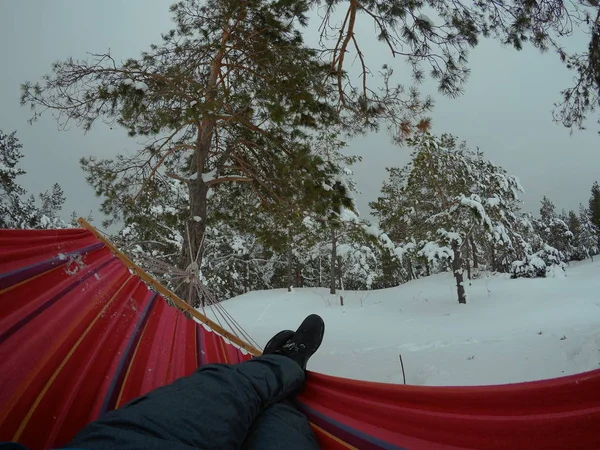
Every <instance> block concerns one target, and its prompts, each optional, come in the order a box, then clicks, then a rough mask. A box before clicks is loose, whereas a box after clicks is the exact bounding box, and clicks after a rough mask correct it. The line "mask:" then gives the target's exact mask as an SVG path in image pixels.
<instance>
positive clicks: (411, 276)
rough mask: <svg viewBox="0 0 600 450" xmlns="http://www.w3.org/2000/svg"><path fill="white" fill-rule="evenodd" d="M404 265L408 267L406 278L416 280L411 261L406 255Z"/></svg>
mask: <svg viewBox="0 0 600 450" xmlns="http://www.w3.org/2000/svg"><path fill="white" fill-rule="evenodd" d="M406 266H407V269H408V279H409V280H416V277H415V272H414V271H413V265H412V261H411V260H410V258H409V257H408V256H407V257H406Z"/></svg>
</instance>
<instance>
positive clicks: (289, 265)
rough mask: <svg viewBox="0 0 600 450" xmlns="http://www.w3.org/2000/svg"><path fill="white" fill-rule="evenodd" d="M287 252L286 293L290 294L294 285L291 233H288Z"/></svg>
mask: <svg viewBox="0 0 600 450" xmlns="http://www.w3.org/2000/svg"><path fill="white" fill-rule="evenodd" d="M288 236H289V242H288V251H287V259H288V260H287V285H288V292H292V285H293V284H294V253H293V249H292V233H289V235H288Z"/></svg>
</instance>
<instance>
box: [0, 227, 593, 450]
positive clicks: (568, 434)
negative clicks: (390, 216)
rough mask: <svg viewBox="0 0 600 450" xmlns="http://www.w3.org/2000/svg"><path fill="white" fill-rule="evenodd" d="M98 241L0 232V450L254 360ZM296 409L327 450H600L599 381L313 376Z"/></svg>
mask: <svg viewBox="0 0 600 450" xmlns="http://www.w3.org/2000/svg"><path fill="white" fill-rule="evenodd" d="M94 233H95V231H94V230H93V229H91V231H88V230H86V229H72V230H45V231H21V230H0V441H11V440H14V441H18V442H20V443H22V444H23V445H25V446H27V447H29V448H30V449H33V450H36V449H43V448H56V447H61V446H63V445H65V444H66V443H67V442H68V441H69V440H70V439H71V438H72V437H73V436H74V434H75V433H76V432H77V431H78V430H79V429H80V428H82V427H83V426H84V425H85V424H86V423H88V422H90V421H92V420H94V419H95V418H97V417H99V416H100V415H102V414H103V413H104V412H106V411H109V410H111V409H113V408H118V407H119V406H121V405H123V404H124V403H125V402H127V401H129V400H131V399H132V398H135V397H137V396H140V395H142V394H144V393H146V392H148V391H150V390H151V389H154V388H156V387H158V386H162V385H164V384H167V383H170V382H171V381H173V380H175V379H176V378H178V377H181V376H185V375H189V374H190V373H192V372H193V371H194V370H195V369H196V368H197V367H198V366H201V365H203V364H207V363H217V362H218V363H237V362H240V361H244V360H247V359H249V358H250V357H251V354H250V353H257V352H258V351H257V350H256V349H254V348H252V347H251V346H249V345H248V344H246V343H245V342H242V341H240V340H239V339H237V338H236V337H235V336H232V335H230V334H229V333H227V331H225V330H223V329H222V328H220V327H218V326H217V325H216V324H213V323H212V322H210V321H209V320H208V319H207V318H206V317H204V316H202V315H200V314H199V313H198V312H196V311H194V312H193V313H192V312H191V311H190V312H189V314H193V315H194V317H195V320H190V319H189V318H188V317H186V315H185V314H184V313H182V312H181V311H180V310H179V309H178V308H175V307H173V306H169V304H167V301H166V300H165V298H168V299H169V301H170V302H174V303H177V304H179V305H180V303H178V299H176V298H174V295H173V294H171V293H170V292H168V291H166V289H165V288H163V287H161V286H159V285H158V284H157V283H156V282H155V281H154V280H152V279H151V278H150V277H149V276H148V275H146V274H144V273H143V272H141V271H140V270H139V268H136V267H135V266H133V265H132V263H131V262H130V261H128V260H127V259H125V258H124V257H123V255H121V254H119V253H118V252H116V250H115V249H114V248H113V247H112V246H111V245H110V243H108V242H106V241H104V240H103V239H102V237H101V236H99V235H98V234H94ZM146 283H148V284H150V285H151V286H152V287H153V288H154V289H155V290H156V291H158V292H155V291H154V290H151V289H149V288H148V287H147V284H146ZM180 306H182V305H180ZM183 306H184V307H185V305H183ZM188 308H189V307H188ZM198 321H200V322H204V323H203V324H201V323H198ZM282 326H283V324H282ZM233 344H235V345H233ZM244 349H245V350H244ZM249 352H250V353H249ZM299 400H300V408H301V409H302V410H303V412H304V413H305V414H306V415H307V416H308V417H309V419H310V421H311V423H312V426H313V429H314V430H315V432H316V434H317V437H318V439H319V441H320V443H321V445H322V447H323V448H325V449H345V448H359V449H370V448H373V449H398V448H404V449H426V450H427V449H457V448H461V449H465V448H469V449H502V450H505V449H512V450H515V449H542V448H543V449H566V448H568V449H598V448H600V432H599V427H600V371H593V372H589V373H584V374H579V375H573V376H569V377H564V378H559V379H553V380H546V381H539V382H532V383H520V384H513V385H504V386H482V387H418V386H400V385H390V384H380V383H370V382H363V381H355V380H347V379H342V378H335V377H330V376H326V375H322V374H316V373H309V376H308V382H307V384H306V388H305V390H304V391H303V393H302V395H301V396H300V397H299Z"/></svg>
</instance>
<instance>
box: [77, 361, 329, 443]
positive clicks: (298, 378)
mask: <svg viewBox="0 0 600 450" xmlns="http://www.w3.org/2000/svg"><path fill="white" fill-rule="evenodd" d="M304 376H305V375H304V372H303V370H302V369H301V368H300V366H298V365H297V364H296V363H295V362H293V361H292V360H291V359H288V358H286V357H284V356H279V355H267V356H261V357H259V358H255V359H253V360H251V361H247V362H244V363H241V364H236V365H221V364H215V365H209V366H205V367H202V368H201V369H199V370H197V371H196V372H195V373H194V374H192V375H190V376H189V377H185V378H180V379H178V380H176V381H175V382H174V383H172V384H170V385H168V386H164V387H161V388H158V389H155V390H154V391H151V392H149V393H148V394H146V395H144V396H142V397H139V398H137V399H135V400H132V401H131V402H129V403H128V404H126V405H124V406H123V407H122V408H119V409H117V410H114V411H111V412H109V413H107V414H106V415H104V416H103V417H102V418H100V419H99V420H97V421H95V422H92V423H90V424H89V425H87V426H86V427H85V428H84V429H83V430H82V431H81V432H80V433H79V434H78V435H77V436H76V437H75V439H74V440H73V441H72V442H71V443H70V444H69V445H68V447H67V448H85V449H111V450H125V449H132V450H133V449H136V450H146V449H147V450H158V449H173V450H191V449H245V450H246V449H257V450H258V449H262V450H265V449H266V450H269V449H285V450H312V449H318V448H319V446H318V444H317V441H316V438H315V436H314V434H313V432H312V430H311V429H310V426H309V423H308V420H307V419H306V417H305V416H304V415H303V414H301V413H300V412H299V411H297V410H296V409H295V408H294V407H293V406H292V405H291V403H289V402H288V401H287V400H288V399H289V398H290V397H292V396H293V395H294V394H295V393H296V392H298V391H299V390H300V388H301V387H302V384H303V383H304Z"/></svg>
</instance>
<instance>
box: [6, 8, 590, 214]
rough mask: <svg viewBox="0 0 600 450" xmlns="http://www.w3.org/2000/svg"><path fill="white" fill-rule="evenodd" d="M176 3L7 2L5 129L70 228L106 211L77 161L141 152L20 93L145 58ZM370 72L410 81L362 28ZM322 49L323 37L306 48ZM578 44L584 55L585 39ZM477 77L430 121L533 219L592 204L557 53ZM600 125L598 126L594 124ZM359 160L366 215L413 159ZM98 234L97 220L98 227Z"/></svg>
mask: <svg viewBox="0 0 600 450" xmlns="http://www.w3.org/2000/svg"><path fill="white" fill-rule="evenodd" d="M171 3H172V1H170V0H101V1H93V0H51V1H50V0H2V1H0V58H1V59H0V77H1V82H0V129H1V130H3V131H4V132H11V131H13V130H16V131H17V134H18V137H19V139H20V140H21V143H22V144H23V153H24V154H25V158H24V159H23V168H24V169H25V170H26V171H27V175H26V176H24V177H23V180H22V181H23V183H22V184H23V185H24V187H25V188H26V189H28V190H29V191H30V192H33V193H37V192H40V191H43V190H45V189H48V188H49V187H50V186H51V185H52V184H53V183H54V182H57V181H58V182H59V183H60V184H61V185H62V187H63V189H64V190H65V193H66V196H67V203H66V207H65V217H68V216H69V215H70V212H71V211H73V210H76V211H77V212H78V213H79V214H81V215H86V214H87V213H88V212H89V211H90V210H91V211H94V213H95V217H96V218H97V219H100V218H101V215H100V213H98V212H97V210H98V207H99V205H100V200H99V199H97V198H95V196H94V193H93V191H92V189H91V188H90V187H89V186H88V185H87V183H86V181H85V179H84V173H83V172H82V171H81V169H80V168H79V163H78V160H79V158H81V157H82V156H86V155H97V156H101V157H108V156H112V155H115V154H117V153H119V152H123V151H126V150H127V149H132V148H135V141H132V140H130V139H128V138H127V137H126V135H125V133H124V132H123V131H122V130H118V129H116V128H115V129H114V130H110V129H108V128H107V127H104V126H98V127H96V128H94V129H93V130H92V131H91V132H89V133H88V134H85V135H84V134H83V132H82V131H81V130H79V129H76V128H73V129H71V130H69V131H66V132H65V131H58V129H57V126H56V122H55V121H54V120H53V119H52V117H51V116H50V115H49V114H46V116H45V117H43V118H42V120H40V121H39V122H38V123H36V124H34V125H33V126H32V125H29V124H28V123H27V119H28V118H29V117H30V112H29V111H28V110H27V109H26V108H23V107H21V106H20V105H19V85H20V84H21V83H22V82H24V81H26V80H29V81H37V80H39V79H40V78H41V76H42V75H43V74H45V73H48V72H49V70H50V64H51V63H52V62H53V61H55V60H62V59H65V58H67V57H70V56H73V57H75V58H85V57H86V52H104V51H106V50H108V49H110V50H111V52H112V53H113V56H115V57H116V58H117V59H124V58H127V57H136V56H138V55H139V52H140V51H142V50H145V49H147V48H148V45H149V44H150V43H152V42H158V40H159V37H160V33H161V32H164V31H167V30H168V29H170V28H171V22H170V15H169V13H168V7H169V5H170V4H171ZM357 33H358V36H359V38H360V37H362V39H363V42H365V43H366V44H365V46H364V47H363V51H364V52H365V53H366V54H368V56H369V58H370V62H371V63H372V64H373V65H374V67H377V66H378V65H381V64H382V63H384V62H390V63H391V65H392V67H394V68H397V70H398V75H399V79H398V82H403V81H408V80H406V79H403V75H404V74H406V73H407V72H406V69H405V65H404V61H403V60H402V59H397V60H391V59H390V58H389V55H388V54H387V53H386V52H385V48H384V47H381V46H379V45H377V44H376V43H375V42H374V41H373V40H369V38H367V37H364V36H370V35H371V34H372V30H371V28H370V27H368V26H366V25H364V26H361V27H360V28H359V29H358V30H357ZM315 39H316V37H315V33H314V30H313V31H310V32H309V33H308V36H307V40H308V42H311V41H312V42H314V41H315ZM572 45H573V46H575V47H578V48H585V46H586V45H587V44H586V42H585V40H584V39H575V40H574V41H573V42H572ZM470 67H471V70H472V73H471V76H470V79H469V82H468V84H467V86H466V93H465V95H464V96H462V97H460V98H458V99H447V98H443V97H441V96H437V95H436V96H435V98H436V107H435V110H434V112H433V113H432V117H433V124H434V128H433V131H434V132H435V133H442V132H449V133H452V134H455V135H458V136H459V137H460V139H461V140H466V141H467V142H468V143H469V145H470V146H471V147H473V148H474V147H476V146H479V148H480V149H481V150H483V151H484V153H485V155H486V156H487V157H488V158H489V159H491V160H492V161H494V162H495V163H496V164H500V165H502V166H503V167H505V168H506V170H507V171H508V172H509V173H511V174H513V175H516V176H518V177H519V179H520V180H521V183H522V184H523V186H524V188H525V190H526V194H525V195H524V197H523V198H524V200H525V209H527V210H530V211H537V210H538V205H539V200H540V199H541V197H542V196H543V195H547V196H549V197H550V198H551V199H552V200H553V201H554V202H555V203H556V205H557V206H558V208H559V209H561V208H567V209H571V208H577V207H578V204H579V203H580V202H584V203H586V202H587V200H588V198H589V192H590V188H591V185H592V183H593V181H594V180H600V136H599V135H598V134H597V127H596V126H595V124H594V121H591V126H590V129H589V130H586V131H576V132H575V133H574V134H573V135H570V134H569V130H567V129H565V128H563V127H561V126H559V125H557V124H554V123H553V122H552V117H551V110H552V106H553V103H554V102H555V101H556V100H557V99H558V98H559V91H560V89H561V88H564V87H566V86H568V84H569V82H570V80H571V74H570V73H569V72H568V71H567V70H566V69H565V68H564V67H563V66H562V65H561V64H560V62H559V61H558V58H557V57H556V56H555V55H554V54H546V55H541V54H539V53H538V52H536V51H535V50H533V49H526V50H524V51H522V52H516V51H514V50H511V49H506V48H502V47H501V46H500V45H498V44H496V43H495V42H483V43H482V44H481V45H480V46H479V47H477V48H476V49H475V50H474V51H472V52H471V58H470ZM594 119H595V118H594ZM348 152H349V153H350V154H358V155H361V156H363V162H362V163H360V164H358V165H357V166H356V167H355V175H356V180H357V182H358V188H359V189H360V191H361V194H360V195H359V198H358V203H359V208H360V210H361V212H362V213H363V215H365V214H366V213H368V206H367V205H368V202H369V201H371V200H374V199H376V198H377V196H378V193H379V189H380V186H381V182H382V181H383V178H384V177H385V170H384V168H385V167H386V166H400V165H403V164H405V163H406V162H407V161H408V156H409V153H410V151H409V149H407V148H400V147H397V146H394V145H393V144H392V143H391V141H390V139H389V136H388V135H387V133H386V132H381V133H379V134H370V135H368V136H365V137H361V138H358V139H354V140H352V141H350V146H349V148H348ZM98 223H99V221H98Z"/></svg>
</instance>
